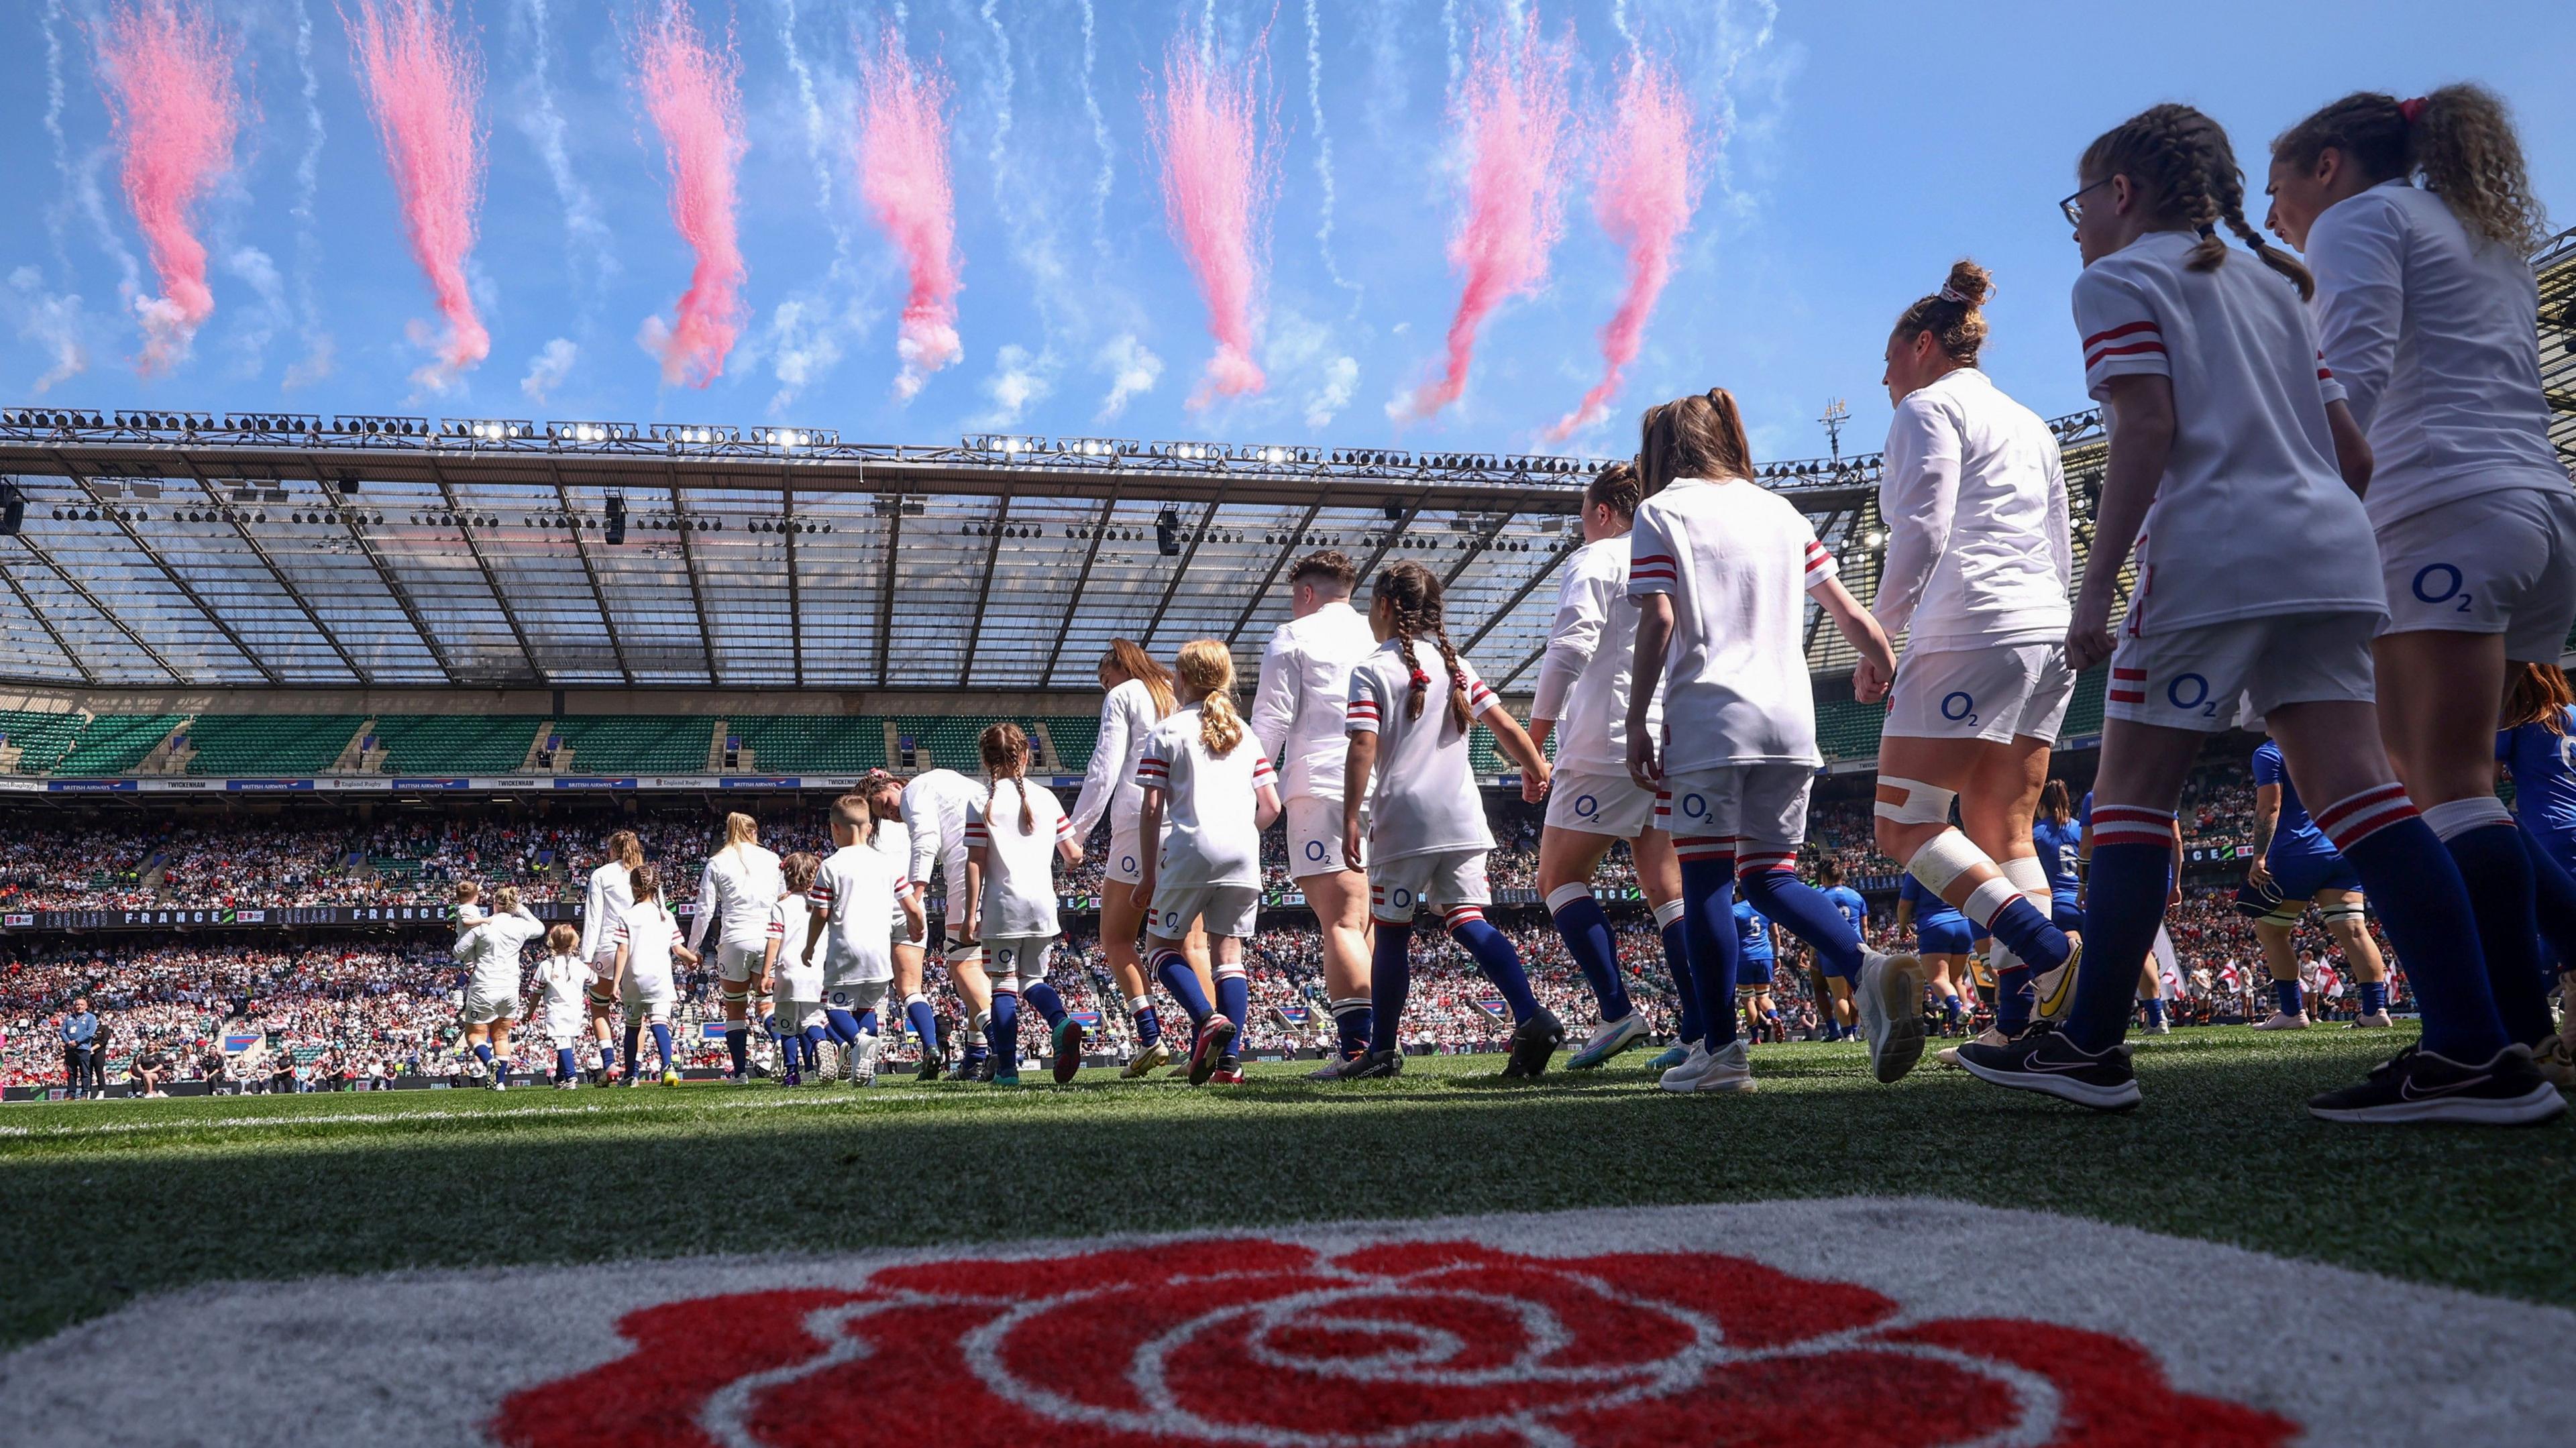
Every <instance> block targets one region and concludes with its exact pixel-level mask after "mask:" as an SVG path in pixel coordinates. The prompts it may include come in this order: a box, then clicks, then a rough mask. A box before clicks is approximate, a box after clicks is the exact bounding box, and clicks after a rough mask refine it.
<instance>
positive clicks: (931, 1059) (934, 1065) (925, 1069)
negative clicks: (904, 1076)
mask: <svg viewBox="0 0 2576 1448" xmlns="http://www.w3.org/2000/svg"><path fill="white" fill-rule="evenodd" d="M947 1068H948V1053H947V1052H946V1051H945V1050H929V1051H923V1052H922V1053H921V1069H920V1070H918V1071H915V1072H913V1073H912V1079H913V1080H915V1081H936V1080H938V1079H939V1073H940V1072H942V1071H944V1070H946V1069H947Z"/></svg>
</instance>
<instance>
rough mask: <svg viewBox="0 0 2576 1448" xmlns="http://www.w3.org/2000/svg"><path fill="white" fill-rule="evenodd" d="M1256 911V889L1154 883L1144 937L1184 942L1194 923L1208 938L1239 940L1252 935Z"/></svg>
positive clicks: (1258, 907)
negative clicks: (1221, 937)
mask: <svg viewBox="0 0 2576 1448" xmlns="http://www.w3.org/2000/svg"><path fill="white" fill-rule="evenodd" d="M1260 910H1261V887H1260V886H1258V885H1170V886H1167V885H1165V884H1163V883H1162V882H1161V881H1159V880H1157V881H1155V882H1154V910H1153V913H1152V915H1150V916H1148V917H1147V918H1146V921H1145V933H1146V934H1148V935H1151V936H1153V937H1154V938H1155V939H1157V940H1169V941H1174V942H1178V941H1182V940H1186V939H1188V938H1189V934H1190V922H1191V921H1193V920H1196V921H1199V922H1200V923H1201V926H1202V928H1204V929H1205V930H1206V931H1207V933H1208V934H1209V935H1211V936H1217V935H1231V936H1234V937H1236V938H1238V939H1240V938H1242V937H1244V936H1248V935H1250V934H1251V933H1252V926H1253V920H1254V918H1255V917H1256V916H1257V915H1259V913H1260Z"/></svg>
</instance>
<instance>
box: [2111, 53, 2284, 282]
mask: <svg viewBox="0 0 2576 1448" xmlns="http://www.w3.org/2000/svg"><path fill="white" fill-rule="evenodd" d="M2076 169H2077V170H2078V171H2079V172H2080V173H2081V178H2080V179H2084V180H2088V181H2100V180H2106V179H2108V178H2110V177H2112V176H2126V177H2128V178H2129V182H2130V184H2131V185H2133V186H2136V187H2138V188H2139V189H2140V191H2142V192H2143V193H2144V198H2143V200H2142V202H2141V205H2142V206H2144V207H2145V209H2146V211H2147V214H2148V215H2150V216H2153V217H2155V218H2156V219H2157V220H2159V221H2162V222H2165V223H2168V224H2173V223H2179V224H2181V225H2183V226H2187V227H2189V228H2191V230H2193V231H2194V232H2196V233H2198V234H2199V236H2200V242H2199V244H2198V245H2196V246H2194V247H2193V248H2192V253H2191V261H2190V266H2191V269H2192V270H2193V271H2214V270H2216V269H2217V267H2218V265H2219V263H2221V262H2223V261H2225V260H2226V259H2227V243H2226V242H2224V241H2221V240H2220V239H2219V236H2218V228H2219V227H2221V226H2225V227H2226V228H2227V229H2228V230H2229V231H2232V232H2234V233H2236V235H2237V236H2238V238H2239V239H2241V240H2243V241H2244V243H2245V245H2246V246H2247V248H2249V249H2250V250H2252V251H2253V253H2254V254H2255V255H2256V256H2257V257H2260V258H2262V261H2263V265H2265V266H2268V267H2270V268H2271V269H2272V270H2274V271H2276V272H2279V273H2280V274H2281V275H2282V276H2284V277H2287V278H2289V281H2290V285H2292V286H2294V287H2297V288H2298V289H2299V300H2301V301H2306V300H2308V299H2309V298H2311V297H2313V296H2315V295H2316V290H2317V284H2316V279H2315V278H2313V277H2311V276H2309V275H2308V269H2307V268H2306V267H2304V266H2301V265H2299V263H2298V262H2296V261H2294V260H2292V259H2291V257H2290V255H2289V253H2287V252H2284V251H2282V250H2280V249H2279V248H2277V247H2275V246H2273V245H2272V244H2271V243H2270V242H2267V241H2265V240H2264V239H2263V233H2262V232H2260V231H2257V230H2256V229H2255V228H2254V224H2253V223H2252V222H2250V221H2247V220H2246V219H2245V173H2244V171H2243V170H2241V169H2239V168H2238V166H2237V164H2236V149H2235V148H2234V147H2233V146H2231V145H2229V144H2228V142H2227V132H2226V131H2224V130H2222V129H2220V127H2219V124H2218V122H2216V121H2213V120H2211V119H2210V118H2209V117H2207V116H2205V115H2202V114H2201V113H2200V112H2199V111H2196V110H2194V109H2192V108H2191V107H2190V106H2185V105H2176V104H2174V103H2172V102H2170V101H2168V102H2166V103H2165V104H2163V105H2159V106H2149V107H2148V108H2146V109H2145V110H2143V111H2140V112H2138V113H2137V114H2136V115H2134V116H2131V117H2129V118H2128V119H2127V120H2125V121H2122V122H2121V123H2120V124H2118V125H2116V126H2113V127H2112V128H2111V129H2109V130H2107V131H2104V132H2103V133H2102V134H2101V135H2100V136H2097V137H2095V138H2094V141H2093V144H2092V145H2090V146H2087V147H2085V148H2084V159H2083V161H2082V162H2081V163H2079V164H2078V165H2077V167H2076Z"/></svg>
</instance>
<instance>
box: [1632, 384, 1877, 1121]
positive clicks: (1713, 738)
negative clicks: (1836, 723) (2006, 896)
mask: <svg viewBox="0 0 2576 1448" xmlns="http://www.w3.org/2000/svg"><path fill="white" fill-rule="evenodd" d="M1642 443H1643V445H1642V447H1641V448H1640V450H1639V452H1638V456H1637V462H1638V467H1639V470H1640V471H1641V472H1642V473H1643V474H1644V476H1645V480H1646V486H1647V495H1646V500H1645V501H1644V502H1643V503H1641V504H1639V505H1638V508H1637V526H1636V530H1635V531H1634V532H1632V533H1630V534H1629V535H1628V537H1629V549H1630V551H1629V560H1628V597H1629V598H1631V599H1633V600H1634V601H1635V602H1636V604H1637V608H1638V614H1637V642H1636V652H1635V662H1634V664H1633V665H1632V669H1633V674H1632V677H1631V679H1630V681H1629V686H1628V687H1629V694H1628V758H1627V766H1628V773H1629V776H1630V777H1631V778H1633V779H1634V780H1635V781H1636V782H1637V785H1638V787H1639V788H1641V789H1653V790H1655V791H1657V793H1658V800H1657V803H1656V806H1655V813H1656V823H1657V824H1658V825H1659V826H1661V827H1662V828H1664V829H1665V830H1667V831H1669V832H1670V833H1671V834H1672V837H1673V852H1674V854H1675V855H1677V856H1678V857H1680V860H1681V873H1682V906H1683V916H1682V919H1683V924H1684V928H1685V930H1686V931H1687V936H1686V939H1687V940H1688V943H1689V950H1690V963H1691V982H1692V984H1693V985H1694V986H1695V987H1696V988H1697V994H1698V997H1699V1015H1700V1025H1701V1027H1702V1029H1703V1034H1702V1036H1701V1038H1700V1039H1699V1040H1698V1041H1696V1042H1693V1043H1691V1051H1690V1053H1689V1055H1688V1057H1687V1058H1686V1059H1684V1060H1683V1061H1682V1062H1681V1064H1679V1065H1677V1066H1674V1067H1672V1068H1670V1069H1669V1070H1667V1071H1665V1072H1664V1073H1663V1075H1662V1076H1660V1077H1659V1078H1657V1084H1659V1085H1660V1086H1661V1087H1662V1088H1663V1089H1664V1090H1667V1091H1672V1092H1697V1091H1747V1090H1751V1089H1752V1087H1753V1072H1752V1068H1751V1066H1750V1065H1749V1064H1748V1063H1747V1061H1746V1057H1745V1051H1744V1041H1743V1038H1742V1037H1741V1036H1739V1035H1738V1034H1737V1031H1736V1015H1735V987H1736V981H1737V971H1738V969H1739V968H1740V966H1741V960H1740V953H1739V949H1738V945H1739V942H1738V939H1737V935H1736V921H1735V887H1736V885H1737V883H1738V880H1739V877H1740V879H1741V883H1742V884H1743V887H1744V896H1745V898H1746V899H1748V900H1750V901H1752V902H1753V908H1754V909H1756V910H1758V911H1760V912H1761V913H1762V914H1763V915H1764V916H1765V917H1766V918H1768V919H1769V920H1771V921H1772V922H1773V923H1774V924H1777V925H1779V926H1781V927H1783V928H1785V929H1786V930H1788V932H1789V933H1790V934H1792V935H1795V936H1797V937H1798V938H1799V939H1801V940H1804V941H1805V942H1807V944H1808V945H1809V946H1810V947H1811V948H1813V949H1814V951H1815V953H1816V963H1817V965H1818V966H1819V967H1820V968H1821V969H1822V970H1823V971H1824V972H1825V974H1826V975H1828V976H1832V977H1839V978H1841V979H1843V980H1846V981H1849V982H1851V987H1852V994H1853V996H1854V997H1855V1000H1856V1003H1857V1004H1858V1005H1859V1007H1860V1024H1861V1030H1862V1033H1863V1034H1864V1035H1865V1036H1867V1037H1868V1040H1869V1061H1870V1070H1871V1074H1873V1075H1874V1076H1876V1077H1877V1078H1878V1079H1879V1080H1880V1081H1883V1082H1884V1081H1895V1080H1898V1079H1900V1078H1901V1077H1903V1076H1904V1075H1905V1073H1906V1072H1908V1071H1911V1070H1912V1069H1914V1063H1915V1061H1917V1060H1918V1059H1920V1058H1921V1056H1922V1054H1923V974H1922V971H1921V969H1920V967H1918V966H1917V965H1916V963H1915V960H1914V957H1912V956H1910V955H1905V956H1894V957H1890V956H1885V955H1881V954H1879V953H1877V952H1876V951H1873V950H1870V949H1868V948H1867V947H1866V946H1865V945H1864V944H1863V943H1862V941H1861V937H1860V933H1859V931H1858V930H1857V929H1855V928H1854V926H1853V924H1852V922H1851V921H1850V920H1849V919H1848V918H1846V917H1845V916H1844V915H1843V914H1842V912H1841V911H1839V910H1838V909H1836V908H1835V906H1834V904H1833V902H1831V901H1830V900H1828V899H1826V897H1825V896H1824V895H1823V894H1822V893H1821V892H1819V891H1818V890H1816V889H1815V888H1814V887H1812V886H1810V885H1807V884H1805V883H1803V882H1801V881H1800V880H1799V879H1798V876H1797V860H1798V847H1799V846H1800V845H1801V844H1803V843H1805V841H1806V836H1807V794H1808V790H1809V788H1810V787H1811V786H1812V785H1813V783H1814V781H1815V774H1816V770H1817V769H1818V768H1819V767H1821V766H1822V764H1823V756H1821V755H1819V754H1818V753H1817V752H1816V705H1815V695H1814V692H1813V689H1812V687H1811V686H1810V684H1809V683H1808V679H1807V651H1806V643H1805V631H1806V619H1807V604H1808V602H1809V601H1810V600H1812V601H1814V602H1815V603H1816V604H1817V605H1818V606H1819V607H1821V608H1822V609H1823V610H1824V611H1825V613H1826V615H1827V616H1828V617H1830V618H1831V619H1832V620H1833V621H1834V627H1835V629H1836V630H1837V631H1839V632H1840V633H1841V634H1842V636H1843V638H1844V639H1845V640H1846V641H1848V642H1849V643H1850V644H1851V646H1852V648H1853V649H1854V650H1855V651H1856V652H1857V653H1858V654H1859V655H1860V656H1861V658H1862V659H1863V660H1864V661H1865V664H1864V668H1865V670H1866V671H1865V672H1864V673H1861V674H1859V675H1856V676H1855V678H1854V681H1853V684H1854V688H1855V689H1856V690H1857V691H1858V695H1859V697H1860V699H1861V702H1863V703H1874V702H1876V701H1877V700H1878V698H1879V697H1880V696H1881V693H1882V692H1883V691H1884V689H1885V687H1886V686H1885V683H1884V682H1883V681H1884V680H1885V679H1886V678H1887V677H1888V676H1889V675H1891V674H1893V673H1894V672H1895V669H1896V661H1895V658H1894V656H1893V655H1892V654H1891V653H1890V652H1889V650H1888V646H1887V635H1886V634H1884V633H1882V632H1880V631H1879V627H1878V624H1877V621H1876V620H1874V619H1872V618H1871V617H1870V616H1869V613H1868V611H1867V610H1865V609H1863V608H1862V607H1861V606H1860V603H1859V601H1858V600H1856V599H1854V598H1853V597H1852V596H1851V594H1850V592H1849V591H1847V590H1846V589H1844V587H1843V586H1842V584H1841V582H1840V581H1839V580H1838V579H1837V578H1836V573H1837V572H1838V569H1837V567H1836V565H1835V562H1834V556H1833V554H1831V553H1829V552H1827V551H1826V550H1825V546H1824V544H1823V543H1821V542H1819V541H1818V540H1817V538H1816V530H1815V528H1814V527H1813V526H1812V525H1811V524H1809V523H1808V521H1807V518H1806V515H1805V514H1803V513H1800V512H1799V511H1798V509H1797V508H1796V506H1795V505H1793V504H1791V503H1790V502H1789V501H1788V500H1787V499H1785V498H1782V497H1781V496H1780V495H1779V494H1777V493H1774V492H1772V491H1770V490H1769V489H1767V488H1765V487H1763V486H1762V485H1761V484H1759V483H1756V482H1754V481H1753V448H1752V445H1751V444H1750V443H1749V442H1748V441H1747V440H1746V438H1745V435H1744V417H1743V414H1742V412H1741V411H1739V410H1738V408H1737V407H1736V402H1735V397H1734V395H1733V394H1732V393H1729V392H1727V391H1726V390H1725V389H1723V388H1711V389H1710V390H1709V391H1708V392H1707V394H1706V395H1704V396H1697V397H1685V398H1681V399H1680V400H1678V401H1674V402H1667V403H1664V404H1662V405H1661V406H1658V407H1655V408H1651V409H1649V410H1648V411H1647V413H1646V417H1645V425H1644V428H1643V438H1642ZM1659 685H1660V686H1662V688H1663V690H1664V727H1663V729H1662V731H1661V737H1660V738H1658V737H1657V731H1655V730H1653V729H1650V728H1648V727H1647V724H1646V717H1647V710H1648V709H1649V708H1650V707H1651V706H1652V702H1653V699H1654V696H1655V691H1656V688H1657V687H1658V686H1659Z"/></svg>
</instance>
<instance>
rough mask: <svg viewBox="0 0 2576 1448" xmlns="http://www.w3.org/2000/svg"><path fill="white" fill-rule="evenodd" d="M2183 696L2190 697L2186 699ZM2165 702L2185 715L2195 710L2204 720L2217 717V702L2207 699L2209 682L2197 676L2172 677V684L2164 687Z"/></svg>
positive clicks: (2181, 675) (2182, 675)
mask: <svg viewBox="0 0 2576 1448" xmlns="http://www.w3.org/2000/svg"><path fill="white" fill-rule="evenodd" d="M2185 694H2189V695H2190V696H2191V697H2190V698H2188V699H2186V698H2184V697H2183V695H2185ZM2165 702H2166V703H2168V704H2171V705H2173V706H2174V707H2175V708H2177V709H2180V710H2182V711H2183V712H2184V713H2186V714H2188V713H2190V712H2191V711H2192V710H2194V709H2197V710H2199V711H2200V714H2201V717H2202V718H2204V719H2215V718H2217V717H2218V701H2217V700H2216V699H2213V698H2211V697H2209V681H2208V680H2207V679H2204V678H2202V677H2201V676H2200V675H2198V674H2176V675H2174V678H2173V682H2172V683H2170V684H2167V685H2165Z"/></svg>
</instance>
